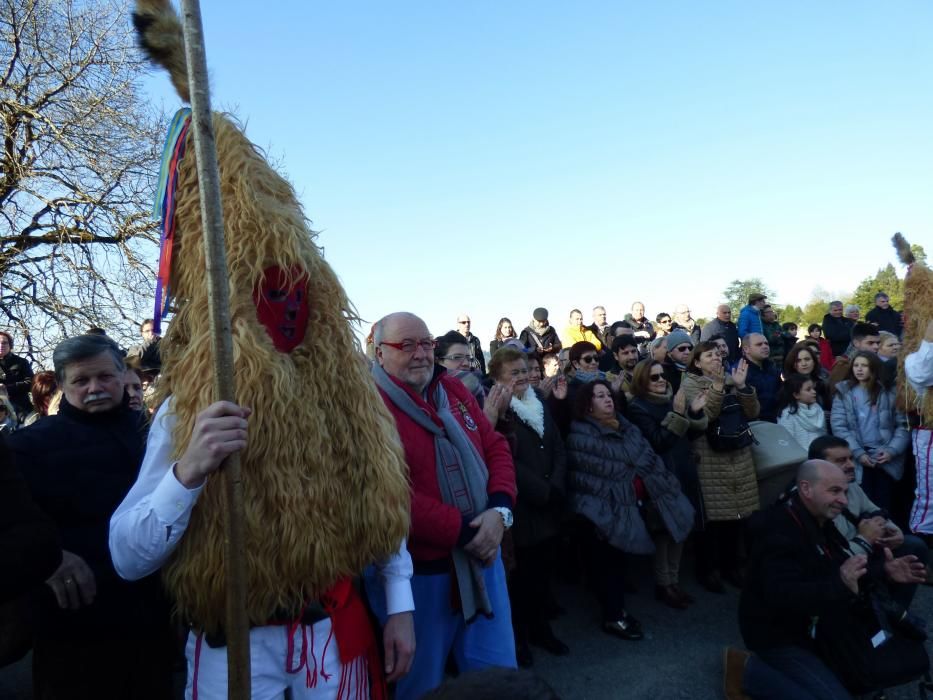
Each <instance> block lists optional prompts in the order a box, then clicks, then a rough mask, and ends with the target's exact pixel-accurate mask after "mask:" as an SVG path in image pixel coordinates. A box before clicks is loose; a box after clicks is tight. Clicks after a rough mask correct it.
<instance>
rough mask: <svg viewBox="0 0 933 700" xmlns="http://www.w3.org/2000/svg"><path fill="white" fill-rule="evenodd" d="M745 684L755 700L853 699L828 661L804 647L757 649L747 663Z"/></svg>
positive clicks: (747, 691) (746, 690) (746, 689)
mask: <svg viewBox="0 0 933 700" xmlns="http://www.w3.org/2000/svg"><path fill="white" fill-rule="evenodd" d="M743 685H744V686H745V692H746V693H748V694H749V695H750V696H751V697H752V698H753V700H787V699H788V698H793V700H852V696H851V695H850V694H849V691H847V690H846V689H845V688H844V687H843V686H842V683H841V682H840V681H839V679H838V678H836V676H835V675H834V674H833V672H832V671H830V670H829V668H828V667H827V666H826V664H824V663H823V662H822V661H820V659H819V658H818V657H817V656H816V654H814V653H813V652H810V651H807V650H806V649H804V648H803V647H795V646H786V647H779V648H777V649H768V650H766V651H762V652H756V653H755V654H753V655H752V656H751V658H749V660H748V663H747V664H746V665H745V675H744V678H743Z"/></svg>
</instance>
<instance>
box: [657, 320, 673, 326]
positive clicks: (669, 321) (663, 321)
mask: <svg viewBox="0 0 933 700" xmlns="http://www.w3.org/2000/svg"><path fill="white" fill-rule="evenodd" d="M658 323H663V324H665V325H666V324H668V323H671V319H669V318H662V319H661V320H660V321H658Z"/></svg>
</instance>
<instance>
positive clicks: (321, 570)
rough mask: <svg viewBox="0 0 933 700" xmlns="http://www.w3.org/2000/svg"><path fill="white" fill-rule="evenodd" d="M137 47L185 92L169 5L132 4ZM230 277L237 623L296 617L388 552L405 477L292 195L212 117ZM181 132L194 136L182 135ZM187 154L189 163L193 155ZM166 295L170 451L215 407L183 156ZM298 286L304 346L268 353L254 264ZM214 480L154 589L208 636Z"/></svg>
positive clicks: (405, 518)
mask: <svg viewBox="0 0 933 700" xmlns="http://www.w3.org/2000/svg"><path fill="white" fill-rule="evenodd" d="M134 20H135V23H136V26H137V29H138V30H139V32H140V42H141V44H142V45H143V47H144V48H145V49H146V50H147V51H148V52H149V54H150V57H152V58H153V60H155V61H156V62H158V63H160V64H161V65H163V66H165V67H167V68H168V69H169V71H170V73H171V75H172V79H173V82H174V83H175V86H176V88H177V89H178V90H179V92H180V94H181V95H182V97H183V98H186V97H187V92H186V91H187V82H186V79H184V77H183V74H184V56H183V54H182V53H180V52H181V50H182V41H181V35H180V32H181V26H180V24H179V23H178V20H177V17H176V16H175V14H174V11H173V10H172V8H171V5H170V4H169V3H168V2H163V1H158V0H140V1H139V2H138V3H137V12H136V16H135V17H134ZM214 131H215V139H216V143H217V156H218V160H219V163H220V176H221V192H222V196H223V208H224V223H225V228H226V250H227V262H228V268H229V275H230V306H231V308H230V313H231V319H232V332H233V344H234V362H235V374H236V386H237V401H238V402H239V403H240V404H242V405H246V406H250V407H251V408H252V409H253V414H252V416H251V417H250V421H249V422H250V428H249V444H248V446H247V448H246V449H245V450H244V452H243V454H242V470H243V492H244V497H245V500H246V503H245V506H246V523H245V525H246V556H247V578H248V583H247V586H248V591H249V593H248V614H249V618H250V622H251V623H252V624H257V625H258V624H263V623H265V622H266V621H268V620H269V618H270V617H272V616H273V615H278V614H281V613H287V614H295V613H297V612H298V611H299V610H300V609H301V607H302V605H303V604H304V603H305V602H306V601H307V600H309V599H315V598H318V597H319V596H320V594H321V593H322V592H323V591H325V590H326V589H328V588H329V587H330V586H332V585H333V584H334V583H335V582H336V581H337V580H339V579H341V578H344V577H347V576H354V575H357V574H359V573H360V572H361V571H362V569H363V568H364V567H365V566H366V565H367V564H369V563H371V562H373V561H376V560H379V559H382V558H385V557H386V556H388V555H390V554H391V553H393V552H395V551H396V550H397V549H398V547H399V544H400V543H401V540H402V538H403V537H404V536H405V535H406V534H407V532H408V524H409V486H408V481H407V468H406V465H405V461H404V456H403V453H402V449H401V445H400V444H399V439H398V434H397V431H396V427H395V423H394V421H393V419H392V417H391V415H390V414H389V412H388V410H387V409H386V408H385V406H384V404H383V403H382V400H381V399H380V397H379V394H378V392H377V391H376V388H375V385H374V383H373V381H372V378H371V376H370V374H369V372H368V367H367V366H366V363H364V362H361V361H360V354H359V348H358V346H357V343H356V341H355V339H354V337H353V333H352V331H351V328H350V322H351V321H356V320H357V319H356V316H355V314H354V312H353V310H352V308H351V306H350V303H349V301H348V300H347V298H346V295H345V294H344V291H343V289H342V288H341V286H340V283H339V282H338V280H337V277H336V275H335V274H334V272H333V270H331V268H330V267H329V266H328V265H327V263H325V262H324V260H323V259H322V258H321V256H320V254H319V251H318V249H317V247H316V246H315V245H314V243H313V234H312V232H311V231H310V229H309V227H308V224H307V221H306V219H305V218H304V215H303V213H302V210H301V206H300V204H299V203H298V200H297V198H296V197H295V193H294V191H293V189H292V187H291V185H289V184H288V182H286V181H285V180H284V179H283V178H282V177H281V176H279V175H278V174H277V173H276V172H275V171H274V170H273V169H272V168H271V167H269V165H268V164H267V163H266V161H265V159H264V158H263V157H262V156H261V154H260V153H259V151H258V150H257V149H256V148H255V147H254V146H253V144H251V143H250V142H249V141H248V140H247V139H246V137H245V136H244V135H243V133H242V132H241V131H240V130H239V128H237V126H235V125H234V124H233V123H232V122H231V120H230V119H228V118H227V117H225V116H223V115H219V114H215V115H214ZM188 138H189V139H190V138H192V136H190V135H189V136H188ZM193 152H194V151H193V150H191V151H189V154H193ZM178 176H179V182H178V188H177V206H176V210H175V217H176V224H177V230H176V242H175V246H176V247H175V252H174V262H173V267H172V271H171V288H172V290H173V294H174V297H175V300H176V304H177V306H178V308H179V310H178V313H177V315H176V316H175V318H174V319H173V321H172V323H171V326H170V328H169V331H168V333H167V334H166V337H165V340H164V341H163V343H162V381H161V382H160V388H159V391H160V396H159V399H160V401H164V400H166V398H168V397H169V396H171V397H172V410H173V412H174V413H175V415H176V416H177V424H176V427H175V431H174V435H173V438H174V444H175V457H176V458H177V457H179V456H181V454H182V453H183V452H184V450H185V448H186V447H187V445H188V443H189V441H190V439H191V434H192V430H193V427H194V422H195V418H196V416H197V414H198V413H199V412H200V411H202V410H203V409H204V408H206V407H207V406H208V405H209V404H210V403H211V402H212V400H213V396H212V376H213V365H212V361H211V343H210V328H209V320H208V313H207V308H208V296H207V285H206V281H205V272H204V271H205V264H204V248H203V241H202V236H203V232H202V229H201V213H200V204H199V201H198V183H197V174H196V168H195V159H194V157H193V155H189V157H187V158H185V159H184V160H183V161H182V163H181V165H180V167H179V174H178ZM271 266H279V267H281V268H283V269H285V270H298V271H300V274H302V275H306V276H307V280H308V286H307V291H308V301H309V306H310V318H309V321H308V330H307V333H306V335H305V338H304V341H303V342H302V344H301V345H300V346H299V347H298V348H296V349H295V350H293V351H292V352H291V353H289V354H283V353H280V352H278V351H277V350H276V349H275V347H274V346H273V344H272V340H271V339H270V338H269V336H268V334H267V333H266V330H265V328H264V327H263V326H262V325H261V324H260V323H259V321H258V320H257V317H256V309H255V306H254V304H253V298H252V292H253V290H254V289H255V288H256V286H257V285H259V284H260V283H261V282H262V276H263V270H265V269H266V268H268V267H271ZM223 478H224V477H223V475H212V476H211V477H210V478H209V479H208V481H207V483H206V485H205V487H204V492H203V493H202V494H201V497H200V498H199V500H198V503H197V505H196V506H195V508H194V511H193V512H192V516H191V522H190V524H189V526H188V530H187V532H186V533H185V536H184V537H183V538H182V540H181V543H180V545H179V546H178V548H177V549H176V550H175V552H174V554H173V556H172V559H171V560H170V562H169V563H168V565H167V566H166V567H165V568H164V580H165V583H166V586H167V587H168V589H169V591H170V592H171V593H172V594H173V595H174V597H175V601H176V605H177V608H178V611H179V613H180V614H181V616H182V617H183V619H185V620H187V621H190V622H192V623H194V624H195V625H197V626H199V627H201V628H203V629H205V630H207V631H209V632H213V631H216V630H218V629H219V628H220V627H221V625H222V621H223V618H224V606H225V598H226V582H225V574H224V566H223V539H224V528H223V522H224V511H225V508H226V503H225V499H224V489H223V482H222V479H223Z"/></svg>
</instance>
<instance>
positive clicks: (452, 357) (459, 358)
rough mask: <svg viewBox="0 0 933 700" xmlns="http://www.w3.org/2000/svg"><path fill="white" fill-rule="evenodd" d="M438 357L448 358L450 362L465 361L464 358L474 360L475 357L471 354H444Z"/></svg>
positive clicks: (441, 358)
mask: <svg viewBox="0 0 933 700" xmlns="http://www.w3.org/2000/svg"><path fill="white" fill-rule="evenodd" d="M438 359H440V360H448V361H450V362H463V361H464V360H472V359H473V358H472V357H470V356H469V355H444V356H443V357H440V358H438Z"/></svg>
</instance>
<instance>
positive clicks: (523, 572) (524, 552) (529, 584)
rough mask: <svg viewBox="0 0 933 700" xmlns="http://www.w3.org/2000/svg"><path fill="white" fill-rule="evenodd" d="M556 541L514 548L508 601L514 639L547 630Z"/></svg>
mask: <svg viewBox="0 0 933 700" xmlns="http://www.w3.org/2000/svg"><path fill="white" fill-rule="evenodd" d="M556 546H557V541H556V538H554V539H547V540H544V541H543V542H539V543H537V544H533V545H527V546H524V547H519V546H516V547H515V569H514V570H513V571H512V574H511V576H510V577H509V597H510V598H511V599H512V626H513V628H514V629H515V638H516V639H519V640H521V639H525V638H526V637H527V635H528V634H529V633H530V634H535V633H538V632H543V631H546V630H547V629H549V627H550V624H549V622H548V615H547V612H548V609H549V607H550V605H551V601H552V598H551V572H552V571H553V566H552V560H553V555H554V551H555V547H556Z"/></svg>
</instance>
